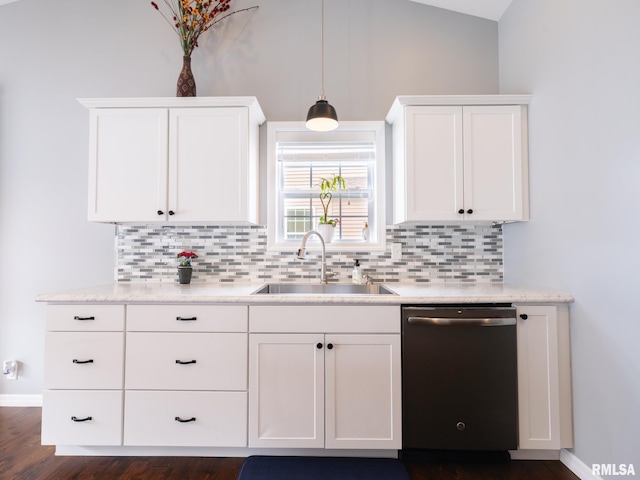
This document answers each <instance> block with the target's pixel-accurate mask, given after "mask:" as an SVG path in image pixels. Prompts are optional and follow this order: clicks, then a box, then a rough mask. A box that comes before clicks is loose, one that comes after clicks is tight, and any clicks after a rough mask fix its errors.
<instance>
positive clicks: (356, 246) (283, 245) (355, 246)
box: [267, 238, 386, 253]
mask: <svg viewBox="0 0 640 480" xmlns="http://www.w3.org/2000/svg"><path fill="white" fill-rule="evenodd" d="M300 245H301V241H295V242H278V243H271V242H268V243H267V252H268V253H283V252H284V253H286V252H293V253H295V252H296V251H297V250H298V249H299V248H300ZM306 248H307V250H308V251H309V252H310V253H311V252H315V251H318V252H319V251H320V248H321V247H320V241H319V240H314V239H311V238H310V239H309V241H308V242H307V245H306ZM385 249H386V245H385V242H384V241H382V242H375V243H374V242H368V243H364V242H362V243H356V242H331V243H326V244H325V250H326V252H327V253H335V252H337V253H343V252H358V253H359V252H384V251H385Z"/></svg>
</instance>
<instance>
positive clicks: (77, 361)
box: [73, 358, 93, 365]
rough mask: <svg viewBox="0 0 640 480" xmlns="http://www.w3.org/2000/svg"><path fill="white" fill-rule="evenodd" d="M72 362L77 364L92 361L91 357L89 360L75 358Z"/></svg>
mask: <svg viewBox="0 0 640 480" xmlns="http://www.w3.org/2000/svg"><path fill="white" fill-rule="evenodd" d="M73 363H77V364H80V365H82V364H85V363H93V359H90V360H78V359H77V358H74V359H73Z"/></svg>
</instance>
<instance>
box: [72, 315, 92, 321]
mask: <svg viewBox="0 0 640 480" xmlns="http://www.w3.org/2000/svg"><path fill="white" fill-rule="evenodd" d="M73 319H74V320H79V321H81V322H84V321H85V320H95V319H96V317H79V316H78V315H76V316H75V317H73Z"/></svg>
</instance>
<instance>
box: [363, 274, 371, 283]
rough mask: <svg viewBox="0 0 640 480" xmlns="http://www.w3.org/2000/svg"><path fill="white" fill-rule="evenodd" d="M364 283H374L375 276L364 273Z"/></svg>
mask: <svg viewBox="0 0 640 480" xmlns="http://www.w3.org/2000/svg"><path fill="white" fill-rule="evenodd" d="M362 283H364V284H365V285H372V284H373V278H371V277H370V276H369V275H367V274H366V273H365V274H364V275H362Z"/></svg>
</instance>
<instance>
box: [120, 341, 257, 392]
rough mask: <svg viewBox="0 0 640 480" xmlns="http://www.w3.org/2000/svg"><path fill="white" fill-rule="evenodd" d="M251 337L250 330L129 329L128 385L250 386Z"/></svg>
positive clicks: (143, 387)
mask: <svg viewBox="0 0 640 480" xmlns="http://www.w3.org/2000/svg"><path fill="white" fill-rule="evenodd" d="M247 341H248V339H247V334H246V333H146V332H129V333H127V367H126V388H127V389H133V390H246V389H247ZM188 362H190V363H188Z"/></svg>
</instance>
